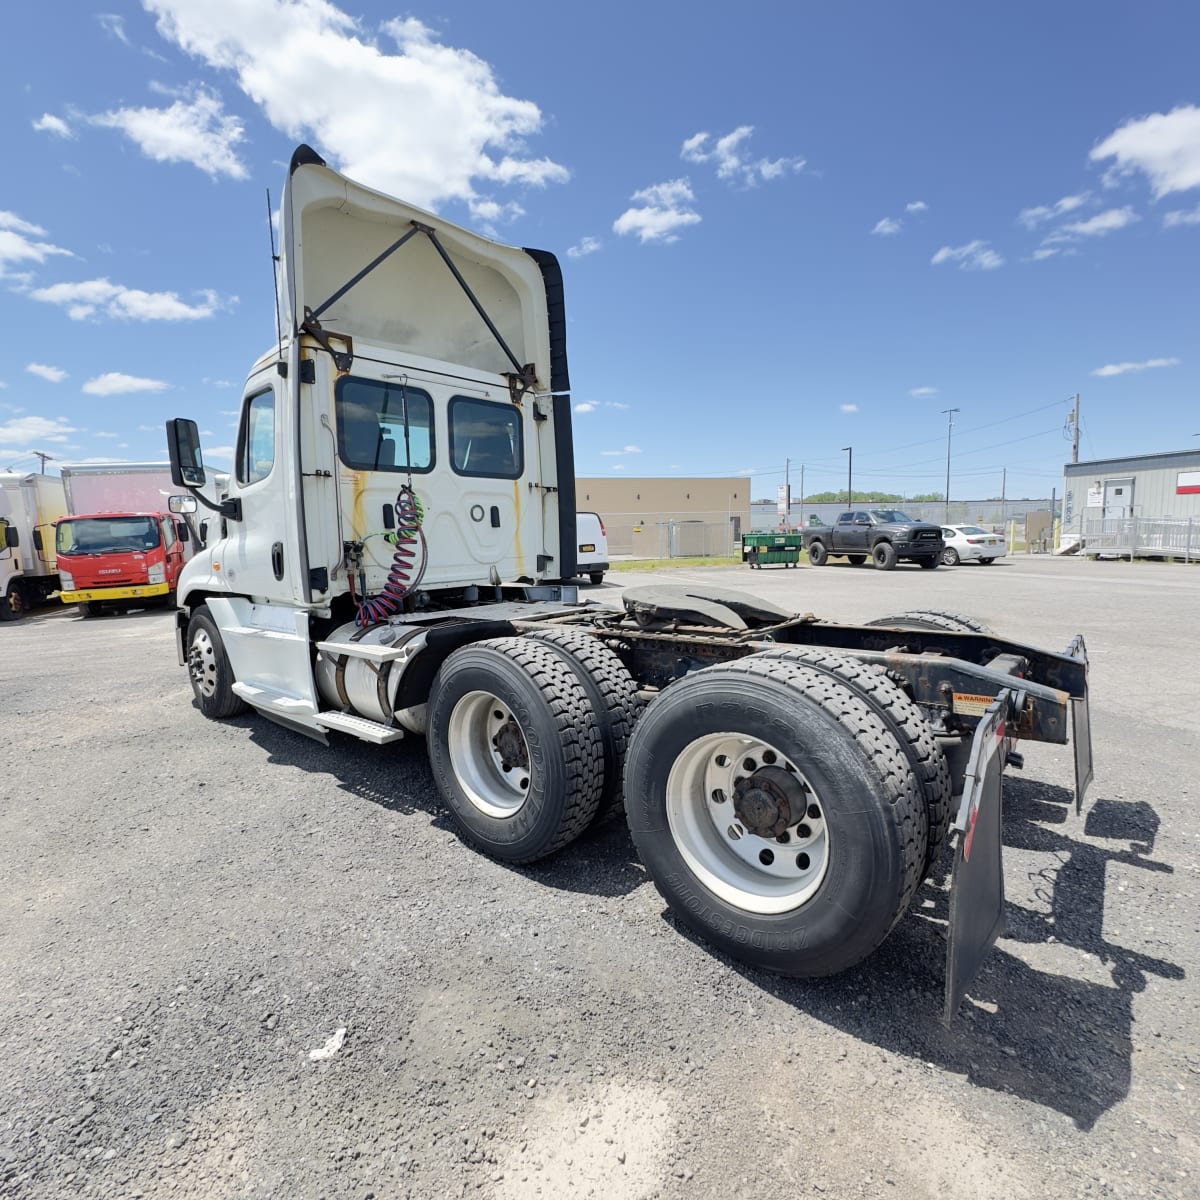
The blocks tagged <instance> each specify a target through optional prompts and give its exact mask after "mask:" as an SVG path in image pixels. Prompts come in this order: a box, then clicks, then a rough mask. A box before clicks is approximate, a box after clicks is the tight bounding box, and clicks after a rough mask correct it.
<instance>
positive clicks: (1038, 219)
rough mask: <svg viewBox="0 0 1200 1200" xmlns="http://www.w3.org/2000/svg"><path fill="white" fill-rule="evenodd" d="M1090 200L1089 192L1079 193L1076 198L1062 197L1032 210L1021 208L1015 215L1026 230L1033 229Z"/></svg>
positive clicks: (1072, 210) (1090, 194)
mask: <svg viewBox="0 0 1200 1200" xmlns="http://www.w3.org/2000/svg"><path fill="white" fill-rule="evenodd" d="M1091 198H1092V193H1091V192H1080V193H1079V194H1078V195H1077V196H1063V197H1062V199H1060V200H1055V202H1054V203H1053V204H1038V205H1036V206H1035V207H1033V208H1023V209H1021V211H1020V212H1019V213H1018V214H1017V220H1018V221H1020V222H1021V224H1022V225H1024V226H1025V228H1026V229H1035V228H1036V227H1037V226H1038V225H1040V224H1042V222H1043V221H1052V220H1053V219H1054V218H1055V217H1061V216H1065V215H1066V214H1067V213H1069V212H1074V211H1075V210H1076V209H1077V208H1081V207H1082V206H1083V205H1084V204H1086V203H1087V202H1088V201H1089V200H1090V199H1091Z"/></svg>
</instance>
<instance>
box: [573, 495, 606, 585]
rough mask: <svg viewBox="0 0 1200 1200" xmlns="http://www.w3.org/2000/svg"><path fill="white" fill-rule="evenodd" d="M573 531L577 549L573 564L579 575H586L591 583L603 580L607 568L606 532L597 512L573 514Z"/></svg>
mask: <svg viewBox="0 0 1200 1200" xmlns="http://www.w3.org/2000/svg"><path fill="white" fill-rule="evenodd" d="M575 533H576V539H575V540H576V541H577V542H578V543H579V549H578V551H577V552H576V555H577V556H576V559H575V565H576V566H577V568H578V570H579V574H580V575H586V576H587V577H588V578H589V579H590V580H591V581H592V582H593V583H603V582H604V572H605V571H607V570H608V534H607V533H606V532H605V530H604V522H603V521H602V520H600V515H599V513H594V512H581V513H576V514H575Z"/></svg>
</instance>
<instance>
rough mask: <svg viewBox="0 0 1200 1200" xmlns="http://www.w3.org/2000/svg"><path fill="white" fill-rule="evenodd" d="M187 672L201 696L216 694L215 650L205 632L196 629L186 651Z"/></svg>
mask: <svg viewBox="0 0 1200 1200" xmlns="http://www.w3.org/2000/svg"><path fill="white" fill-rule="evenodd" d="M188 671H189V673H190V674H191V676H192V682H193V683H194V684H195V685H196V689H197V690H198V691H199V692H200V694H201V695H202V696H206V697H209V696H215V695H216V693H217V648H216V646H214V645H213V640H212V638H210V637H209V636H208V632H207V630H204V629H197V630H196V636H195V637H194V638H192V647H191V649H190V650H189V651H188Z"/></svg>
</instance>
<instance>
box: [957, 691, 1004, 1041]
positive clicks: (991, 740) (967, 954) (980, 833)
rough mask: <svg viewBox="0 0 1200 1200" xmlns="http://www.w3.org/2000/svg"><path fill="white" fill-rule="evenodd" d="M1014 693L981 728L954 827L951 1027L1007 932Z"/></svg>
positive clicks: (997, 704) (993, 707)
mask: <svg viewBox="0 0 1200 1200" xmlns="http://www.w3.org/2000/svg"><path fill="white" fill-rule="evenodd" d="M1012 698H1013V696H1012V693H1011V692H1009V691H1007V690H1005V691H1002V692H1001V693H1000V694H999V695H998V696H997V697H996V699H995V700H994V701H993V702H992V704H991V706H990V707H989V708H988V710H987V713H986V715H985V716H984V717H983V719H982V720H981V721H980V722H979V724H978V725H977V726H976V728H975V738H974V741H972V743H971V756H970V758H969V760H968V762H967V770H966V776H965V779H964V783H963V798H962V804H961V805H960V806H959V810H958V817H957V818H956V820H955V822H954V827H955V829H957V830H958V831H959V837H958V848H957V849H956V850H955V852H954V875H953V877H952V879H951V884H950V932H949V937H948V938H947V945H946V1010H945V1014H944V1018H945V1022H946V1025H947V1026H949V1025H950V1023H951V1022H952V1021H953V1019H954V1014H955V1013H956V1012H957V1011H958V1006H959V1005H960V1004H961V1003H962V1000H963V997H964V996H965V995H966V992H967V988H969V987H970V986H971V981H972V980H973V979H974V978H975V975H976V973H977V972H978V970H979V967H980V965H981V964H982V962H983V960H984V959H985V958H986V957H987V954H988V952H989V951H990V950H991V948H992V946H993V944H994V943H995V941H996V939H997V938H998V937H999V936H1000V934H1001V933H1003V932H1004V865H1003V861H1002V853H1001V845H1000V825H1001V819H1000V804H1001V800H1000V793H1001V788H1002V781H1003V776H1004V761H1005V757H1006V755H1007V753H1008V746H1009V741H1008V738H1007V736H1006V728H1007V719H1008V713H1009V705H1010V702H1011V701H1012Z"/></svg>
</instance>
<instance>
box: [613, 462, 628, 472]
mask: <svg viewBox="0 0 1200 1200" xmlns="http://www.w3.org/2000/svg"><path fill="white" fill-rule="evenodd" d="M612 469H613V470H614V471H623V470H625V464H624V463H613V468H612Z"/></svg>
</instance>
